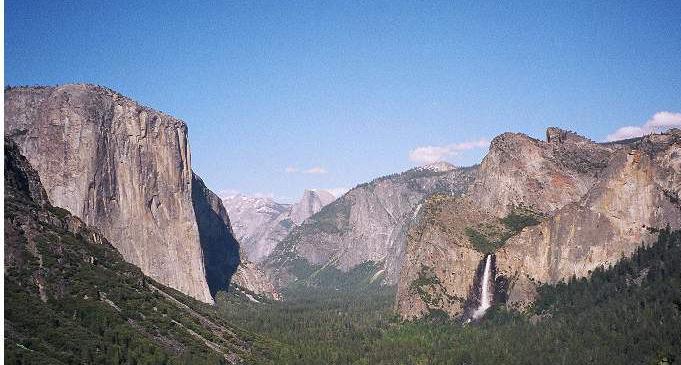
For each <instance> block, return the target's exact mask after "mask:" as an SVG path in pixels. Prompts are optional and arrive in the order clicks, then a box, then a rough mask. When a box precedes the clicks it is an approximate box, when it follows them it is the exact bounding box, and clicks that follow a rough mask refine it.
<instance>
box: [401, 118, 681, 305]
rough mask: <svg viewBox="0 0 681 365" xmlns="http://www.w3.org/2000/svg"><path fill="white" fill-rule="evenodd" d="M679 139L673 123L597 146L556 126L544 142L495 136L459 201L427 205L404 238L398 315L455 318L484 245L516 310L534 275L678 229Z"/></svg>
mask: <svg viewBox="0 0 681 365" xmlns="http://www.w3.org/2000/svg"><path fill="white" fill-rule="evenodd" d="M680 138H681V132H680V131H678V130H671V131H669V132H667V133H664V134H659V135H650V136H647V137H644V138H642V139H638V140H631V141H624V142H622V143H608V144H596V143H594V142H591V141H589V140H588V139H586V138H583V137H581V136H578V135H576V134H574V133H572V132H568V131H563V130H559V129H557V128H549V129H548V131H547V141H546V142H542V141H538V140H535V139H532V138H530V137H527V136H524V135H520V134H510V133H506V134H503V135H501V136H499V137H497V138H495V139H494V141H493V142H492V145H491V148H490V152H489V154H488V155H487V156H486V157H485V159H484V160H483V163H482V165H481V167H480V169H479V171H478V174H477V176H476V181H475V183H474V184H473V186H472V187H471V191H470V193H469V194H467V196H466V197H465V198H463V199H452V198H450V197H447V198H442V199H439V201H431V202H429V204H427V205H424V209H425V211H424V212H423V215H424V217H425V218H424V219H421V221H420V222H419V224H418V225H415V226H414V227H413V229H412V230H411V231H410V233H409V239H408V241H407V249H406V255H405V261H404V262H405V264H404V267H403V270H402V273H401V275H400V281H399V283H398V291H397V299H396V306H397V310H398V312H399V313H400V314H401V315H402V316H403V317H405V318H417V317H420V316H423V315H424V314H426V313H428V312H430V311H433V310H444V311H446V312H447V313H449V314H450V315H453V316H458V315H461V314H462V313H463V310H464V303H465V302H466V301H468V300H469V299H470V296H471V290H472V288H473V281H474V278H475V276H476V268H479V265H480V260H481V258H482V257H483V254H485V253H488V252H490V253H491V252H493V253H495V260H494V262H495V265H496V267H495V268H494V270H495V273H496V278H495V280H496V281H497V283H496V285H494V287H496V288H497V289H501V290H502V291H503V293H499V294H500V296H502V297H504V300H505V301H507V302H508V303H509V304H510V305H512V306H514V307H517V308H523V307H525V306H526V305H528V304H529V303H531V302H532V300H533V299H534V295H535V288H536V286H537V285H538V283H556V282H558V281H561V280H566V279H568V278H570V277H572V276H573V275H574V276H576V277H584V276H587V275H589V273H590V271H591V270H593V269H595V268H596V267H598V266H600V265H605V266H607V265H609V264H612V263H614V262H616V261H617V260H619V259H620V258H621V257H623V256H627V255H630V254H631V253H632V252H633V251H634V250H635V249H636V248H637V247H638V246H639V245H640V244H641V242H650V241H651V240H652V239H654V237H655V234H654V233H653V232H654V229H651V227H653V228H661V227H664V226H665V225H667V224H669V225H671V226H672V228H677V227H679V226H680V225H681V206H680V205H679V200H678V196H679V192H680V191H681V181H680V177H681V175H680V171H681V153H680V151H681V140H680ZM462 232H463V234H462Z"/></svg>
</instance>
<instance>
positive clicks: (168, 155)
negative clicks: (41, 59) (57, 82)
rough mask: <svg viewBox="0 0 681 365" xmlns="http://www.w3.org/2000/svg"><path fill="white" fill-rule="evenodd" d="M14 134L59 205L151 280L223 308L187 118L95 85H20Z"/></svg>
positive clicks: (8, 114) (11, 113)
mask: <svg viewBox="0 0 681 365" xmlns="http://www.w3.org/2000/svg"><path fill="white" fill-rule="evenodd" d="M5 133H6V135H9V136H11V137H13V139H14V140H15V141H16V142H17V144H18V145H19V148H20V149H21V152H22V153H23V154H24V155H25V156H26V157H27V158H28V160H29V161H30V163H31V164H32V165H33V167H34V168H35V169H36V170H37V171H38V174H39V175H40V178H41V180H42V182H43V185H44V186H45V190H46V192H47V195H48V197H49V199H50V201H52V203H53V204H54V205H56V206H58V207H61V208H65V209H67V210H69V211H70V212H72V213H73V214H75V215H77V216H79V217H81V218H82V219H83V221H85V222H86V223H87V224H88V225H91V226H95V227H97V228H98V229H100V230H101V231H102V233H104V234H105V235H106V236H107V237H108V238H109V240H110V241H111V243H112V244H113V245H114V246H115V247H116V248H117V249H118V250H119V251H120V252H121V254H122V255H123V257H124V258H125V259H126V260H127V261H129V262H131V263H134V264H135V265H137V266H139V267H140V268H141V269H142V271H143V272H144V273H145V274H147V275H149V276H150V277H152V278H154V279H156V280H158V281H159V282H161V283H163V284H166V285H169V286H171V287H173V288H175V289H178V290H180V291H182V292H184V293H186V294H188V295H191V296H193V297H194V298H197V299H199V300H201V301H204V302H212V301H213V299H212V297H211V295H210V291H209V287H208V283H207V280H206V267H205V264H204V260H205V257H204V250H203V248H202V246H211V244H210V243H206V242H203V245H202V242H201V240H200V232H199V226H198V224H197V219H196V215H195V214H196V213H195V211H194V203H193V199H192V185H193V178H192V176H193V175H192V171H191V160H190V153H189V146H188V143H187V127H186V125H185V124H184V123H183V122H182V121H180V120H178V119H175V118H173V117H171V116H168V115H166V114H163V113H161V112H158V111H155V110H153V109H150V108H147V107H144V106H141V105H139V104H137V103H135V102H134V101H132V100H130V99H129V98H126V97H124V96H122V95H120V94H118V93H116V92H113V91H111V90H109V89H106V88H102V87H98V86H93V85H64V86H58V87H32V88H12V89H8V90H6V93H5ZM232 251H234V250H232ZM237 252H238V251H237ZM209 261H210V260H209ZM224 270H226V272H225V275H226V276H229V271H230V270H233V268H232V267H225V268H224ZM217 276H220V275H217Z"/></svg>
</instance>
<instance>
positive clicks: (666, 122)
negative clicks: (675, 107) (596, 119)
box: [605, 112, 681, 142]
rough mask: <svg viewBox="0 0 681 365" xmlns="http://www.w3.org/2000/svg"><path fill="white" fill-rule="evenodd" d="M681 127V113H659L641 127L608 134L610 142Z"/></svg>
mask: <svg viewBox="0 0 681 365" xmlns="http://www.w3.org/2000/svg"><path fill="white" fill-rule="evenodd" d="M674 127H681V113H672V112H657V113H655V114H654V115H653V116H652V118H650V119H648V120H647V121H646V122H645V123H644V124H643V125H641V126H626V127H622V128H620V129H618V130H616V131H615V132H613V133H611V134H608V136H607V137H605V140H606V141H608V142H611V141H619V140H622V139H627V138H634V137H641V136H643V135H646V134H651V133H656V132H661V131H664V130H666V129H668V128H674Z"/></svg>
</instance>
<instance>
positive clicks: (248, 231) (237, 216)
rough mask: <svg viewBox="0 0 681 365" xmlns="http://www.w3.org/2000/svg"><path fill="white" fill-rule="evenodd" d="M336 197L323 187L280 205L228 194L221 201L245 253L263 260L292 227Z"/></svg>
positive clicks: (247, 255)
mask: <svg viewBox="0 0 681 365" xmlns="http://www.w3.org/2000/svg"><path fill="white" fill-rule="evenodd" d="M335 199H336V198H335V197H334V196H333V195H332V194H331V193H329V192H327V191H324V190H305V192H304V193H303V197H302V198H301V199H300V200H299V201H298V202H296V203H295V204H281V203H277V202H275V201H274V200H272V199H270V198H261V197H248V196H245V195H242V194H237V195H232V196H227V197H224V198H223V200H222V201H223V202H224V204H225V206H226V207H227V210H228V212H229V216H230V217H231V218H232V223H233V227H234V232H235V234H236V237H237V238H238V240H239V242H240V243H241V246H242V247H243V252H244V254H245V256H246V257H247V258H248V259H249V260H251V261H253V262H255V263H260V262H262V261H263V260H264V259H265V258H266V257H267V256H269V254H270V253H272V250H274V247H275V246H276V245H277V244H278V243H279V242H281V240H283V239H284V237H286V235H287V234H288V233H289V232H290V231H291V229H292V228H293V227H294V226H296V225H300V224H301V223H302V222H303V221H305V220H306V219H307V218H309V217H310V216H311V215H313V214H314V213H317V212H318V211H320V210H321V209H322V207H324V206H325V205H327V204H329V203H331V202H332V201H334V200H335Z"/></svg>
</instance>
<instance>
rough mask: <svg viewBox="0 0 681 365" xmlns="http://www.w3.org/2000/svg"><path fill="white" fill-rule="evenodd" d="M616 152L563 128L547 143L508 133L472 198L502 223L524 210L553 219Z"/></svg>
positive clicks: (552, 131)
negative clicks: (516, 210)
mask: <svg viewBox="0 0 681 365" xmlns="http://www.w3.org/2000/svg"><path fill="white" fill-rule="evenodd" d="M616 149H617V146H616V145H599V144H597V143H594V142H592V141H590V140H588V139H586V138H584V137H581V136H578V135H576V134H574V133H572V132H568V131H562V130H560V129H558V128H549V129H548V131H547V141H546V142H544V141H540V140H537V139H534V138H531V137H528V136H526V135H524V134H520V133H504V134H502V135H500V136H498V137H496V138H494V139H493V140H492V143H491V145H490V150H489V153H488V154H487V155H486V156H485V158H484V159H483V161H482V163H481V165H480V170H479V172H478V176H477V178H476V180H475V184H474V186H473V187H472V188H471V193H470V196H471V199H473V200H474V201H476V202H477V203H478V204H479V206H480V207H481V208H482V209H485V210H488V211H491V212H493V213H494V214H495V215H496V216H498V217H503V216H505V215H507V214H508V213H509V211H510V210H511V209H512V207H514V206H518V205H521V204H522V205H525V206H527V207H529V208H531V209H533V210H535V211H538V212H542V213H550V212H553V211H555V210H556V209H559V208H561V207H563V206H564V205H566V204H568V203H571V202H574V201H577V200H578V199H580V198H581V197H582V196H583V195H584V194H585V193H586V192H587V191H588V190H589V189H590V188H591V186H592V185H593V184H594V183H595V182H596V180H597V179H598V176H599V173H600V171H602V170H603V169H604V168H605V166H606V164H607V161H608V160H609V158H610V155H611V154H612V152H613V151H614V150H616Z"/></svg>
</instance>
